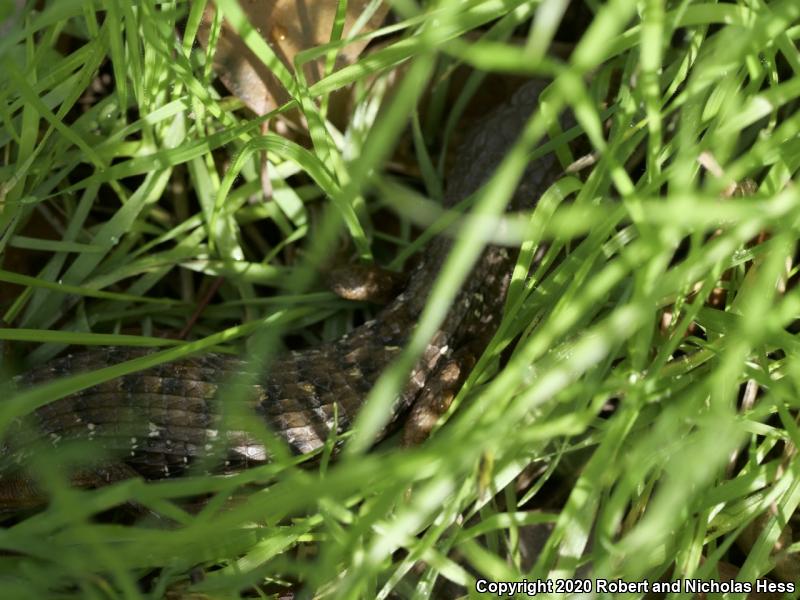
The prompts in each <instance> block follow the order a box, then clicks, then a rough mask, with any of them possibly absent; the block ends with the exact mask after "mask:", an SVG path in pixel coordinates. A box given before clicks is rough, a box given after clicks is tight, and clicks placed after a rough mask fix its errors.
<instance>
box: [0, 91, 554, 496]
mask: <svg viewBox="0 0 800 600" xmlns="http://www.w3.org/2000/svg"><path fill="white" fill-rule="evenodd" d="M541 87H542V86H541V84H539V83H535V82H530V83H527V84H525V85H524V86H523V87H522V88H520V90H519V91H518V92H517V93H516V94H515V95H514V96H513V97H512V98H511V99H510V100H509V101H507V102H506V103H505V104H504V105H502V106H500V107H499V108H498V109H496V110H495V111H494V112H492V113H491V114H489V115H488V116H486V117H485V118H484V119H483V120H482V121H480V122H479V123H478V124H477V125H476V126H475V127H474V128H473V129H472V130H471V131H470V132H469V133H468V134H467V135H466V136H465V139H464V141H463V142H462V144H461V146H460V149H459V150H458V152H457V154H456V159H455V161H454V165H455V166H454V167H453V168H452V169H451V171H450V173H449V174H448V178H447V192H446V204H447V205H453V204H455V203H457V202H459V201H460V200H462V199H463V198H465V197H467V196H468V195H469V194H471V193H473V192H474V191H475V190H477V188H478V187H479V186H480V185H481V184H482V183H483V182H484V181H485V180H486V179H487V178H488V176H489V174H491V172H492V171H493V169H494V168H495V167H496V165H497V164H498V163H499V161H500V160H501V159H502V157H503V155H504V152H505V151H506V149H507V148H508V147H509V145H510V144H511V142H513V140H514V139H515V137H516V135H517V134H518V133H519V131H521V129H522V127H523V124H524V123H525V120H526V119H527V118H528V117H529V115H530V114H531V112H532V111H533V110H534V108H535V106H536V103H537V99H538V94H539V91H540V89H541ZM560 172H561V169H560V167H559V164H558V162H557V160H556V159H555V157H553V156H547V157H545V158H544V159H541V160H538V161H536V163H534V164H532V165H530V166H529V167H528V169H527V171H526V173H525V175H524V177H523V180H522V182H521V184H520V186H519V188H518V190H517V192H516V194H515V197H514V199H513V200H512V205H513V206H515V207H517V208H520V207H531V206H532V205H533V204H534V203H535V201H536V200H537V199H538V197H539V195H540V194H541V191H542V190H543V189H545V188H546V187H547V185H549V184H550V183H551V182H552V181H553V180H554V179H555V177H556V176H557V175H558V174H559V173H560ZM451 245H452V244H451V241H450V240H448V239H447V238H445V237H440V238H437V239H434V240H433V241H432V242H431V243H430V244H429V245H428V247H427V248H426V251H425V252H424V255H423V257H422V259H421V261H420V262H419V264H418V265H417V267H416V268H415V270H414V272H413V273H412V274H411V275H410V277H409V281H408V284H407V286H406V289H405V290H404V291H403V292H402V293H401V294H400V295H399V296H398V297H397V298H396V299H395V300H394V301H392V302H391V303H390V304H389V305H387V306H386V307H385V308H384V309H383V310H382V311H381V312H380V313H379V315H378V316H377V318H375V319H374V320H372V321H369V322H367V323H364V324H363V325H361V326H360V327H358V328H356V329H354V330H353V331H351V332H350V333H348V334H347V335H345V336H344V337H342V338H340V339H338V340H336V341H334V342H332V343H329V344H325V345H321V346H318V347H314V348H310V349H308V350H305V351H301V352H291V353H289V354H287V355H284V356H282V357H278V358H277V359H276V360H275V361H274V362H273V363H272V365H271V367H270V368H269V372H268V373H267V374H265V375H263V376H261V377H259V379H258V381H257V383H256V384H255V385H252V386H250V387H249V388H248V389H247V390H246V393H244V394H240V395H238V397H243V398H245V399H246V400H245V401H246V403H247V406H248V409H249V410H251V411H252V412H253V413H254V414H255V415H257V416H258V418H259V419H262V420H263V423H264V424H265V425H266V426H267V428H269V429H270V430H271V431H273V432H274V433H275V434H276V435H278V436H279V437H280V438H282V439H283V440H284V441H285V442H286V444H287V445H288V446H289V447H290V448H291V450H292V451H293V452H295V453H300V454H304V453H308V452H312V451H314V450H317V449H318V448H319V447H320V446H321V445H323V444H324V443H325V441H326V439H327V438H328V437H329V435H330V433H331V429H332V428H333V427H337V428H338V430H339V431H340V432H342V431H346V430H347V429H348V428H349V427H350V426H351V424H352V422H353V420H354V418H355V416H356V414H357V412H358V410H359V408H360V406H361V405H362V403H363V401H364V399H365V397H366V395H367V393H368V392H369V391H370V389H371V388H372V386H373V384H374V383H375V381H376V380H377V378H378V376H379V375H380V373H381V372H382V370H383V369H384V367H385V366H387V364H389V363H390V362H391V361H392V360H393V359H394V358H395V357H396V356H397V355H398V353H399V352H400V350H401V348H402V346H403V345H404V344H405V343H406V341H407V339H408V336H409V333H410V331H411V330H412V329H413V325H414V323H415V322H416V321H417V319H418V317H419V315H420V312H421V310H422V308H423V307H424V305H425V302H426V300H427V298H428V294H429V290H430V289H431V285H432V283H433V282H434V280H435V278H436V277H437V274H438V272H439V269H440V267H441V265H442V262H443V260H444V258H445V257H446V255H447V253H448V251H449V249H450V247H451ZM512 265H513V252H510V251H509V250H508V249H506V248H501V247H497V246H489V247H487V248H486V249H485V250H484V251H483V253H482V255H481V257H480V258H479V260H478V262H477V263H476V265H475V267H474V268H473V271H472V273H471V275H470V277H469V278H468V279H467V281H466V283H465V284H464V286H463V288H462V289H461V290H460V291H459V292H458V294H457V295H456V297H455V300H454V302H453V303H452V306H451V307H450V310H449V312H448V314H447V317H446V318H445V320H444V322H443V323H442V324H441V326H440V328H439V330H438V332H437V333H436V335H435V336H434V337H433V339H432V340H431V341H430V343H429V345H428V347H427V349H426V350H425V351H424V353H423V355H422V357H421V358H420V359H419V361H418V363H417V364H416V366H415V368H414V370H413V372H412V375H411V377H410V378H409V380H408V382H407V383H406V385H405V387H404V389H403V390H402V392H401V394H400V397H399V398H398V399H397V401H396V402H395V404H394V408H393V411H394V412H393V420H396V419H397V417H398V416H399V415H401V414H404V413H406V412H407V411H408V409H409V407H411V406H412V405H414V404H415V403H416V402H418V401H419V399H420V397H421V396H425V395H426V394H427V396H428V398H427V400H428V401H430V400H431V398H430V396H433V395H436V394H437V393H440V392H441V390H443V388H444V387H449V388H451V389H452V388H453V387H454V386H458V385H460V381H461V380H462V377H461V376H460V375H459V373H463V371H465V370H466V369H464V368H459V367H464V366H466V365H469V364H471V362H473V361H474V360H475V358H477V356H478V355H479V354H480V352H481V350H482V349H483V347H485V343H486V342H487V341H488V339H489V338H490V337H491V336H492V334H493V333H494V331H495V329H496V326H497V323H498V321H499V317H500V315H501V312H502V305H503V301H504V296H505V292H506V288H507V284H508V281H509V279H510V272H511V268H512ZM145 352H146V351H145V350H140V349H131V348H121V347H115V348H107V349H101V350H97V349H95V350H89V351H86V352H82V353H77V354H70V355H67V356H64V357H62V358H59V359H56V360H54V361H51V362H50V363H48V364H46V365H44V366H42V367H39V368H37V369H35V370H33V371H31V372H28V373H26V374H24V375H23V376H21V377H20V378H19V381H18V385H21V386H30V385H34V384H36V383H40V382H45V381H50V380H52V379H54V378H57V377H59V376H65V375H70V374H74V373H76V372H81V371H88V370H91V369H95V368H99V367H104V366H107V365H108V364H113V363H117V362H121V361H125V360H128V359H131V358H134V357H137V356H141V355H142V354H143V353H145ZM245 364H246V363H245V362H244V361H243V360H242V359H238V358H235V357H230V356H227V355H222V354H213V353H210V354H205V355H200V356H197V357H194V358H188V359H184V360H181V361H177V362H172V363H167V364H163V365H160V366H158V367H155V368H151V369H148V370H144V371H140V372H137V373H134V374H131V375H126V376H124V377H120V378H118V379H114V380H111V381H108V382H105V383H103V384H100V385H97V386H95V387H91V388H88V389H85V390H82V391H80V392H78V393H75V394H73V395H71V396H68V397H66V398H63V399H60V400H57V401H54V402H52V403H50V404H48V405H46V406H43V407H41V408H39V409H38V410H36V411H35V412H34V413H32V415H29V416H28V417H27V421H25V422H26V423H27V424H28V428H29V429H33V430H34V431H35V432H36V437H38V438H40V439H41V438H44V439H47V438H49V440H50V442H52V443H53V444H56V445H57V444H60V443H63V442H64V441H65V440H68V439H80V440H91V441H92V442H93V443H97V444H101V447H102V450H103V452H104V453H108V454H110V455H112V456H114V457H115V460H117V461H119V464H120V465H122V466H123V467H124V468H125V469H126V472H128V473H130V474H132V475H137V474H138V475H140V476H143V477H145V478H148V479H157V478H164V477H171V476H176V475H179V474H181V473H183V472H185V471H187V469H190V468H191V466H192V464H193V463H194V462H196V461H198V460H203V459H204V457H206V456H207V455H209V454H210V453H212V452H221V460H222V461H224V465H220V468H221V469H223V470H238V469H241V468H245V467H247V466H249V465H254V464H259V463H263V462H265V461H266V460H268V452H267V450H266V449H265V447H264V445H263V443H262V441H260V438H258V437H257V436H254V435H253V434H251V433H248V432H246V431H235V430H233V431H231V430H227V431H226V430H225V428H224V426H223V424H221V422H220V421H221V414H220V413H221V411H220V403H221V401H222V402H224V401H225V396H226V394H225V393H224V390H225V387H224V386H225V382H226V381H228V380H229V379H230V377H231V376H232V375H234V374H236V373H238V372H241V371H242V369H243V368H244V365H245ZM443 382H445V383H443ZM220 390H222V391H223V393H220ZM240 391H241V390H240ZM441 393H443V392H441ZM433 400H434V401H435V400H436V399H435V398H434V399H433ZM424 412H425V411H424V410H423V411H416V412H412V419H413V418H417V419H424V418H425V414H424ZM414 415H416V416H414ZM334 416H335V418H334ZM15 444H16V445H15ZM11 448H13V450H12V449H11ZM4 452H5V454H6V459H8V457H9V456H16V458H17V459H19V458H20V457H23V460H22V461H20V460H17V462H23V463H24V456H25V455H24V452H22V451H20V450H19V446H18V442H17V443H15V442H14V441H13V436H12V438H11V440H10V441H7V443H6V445H5V447H4ZM12 462H13V461H12ZM9 472H10V471H9V470H8V469H7V471H6V473H7V474H6V475H5V476H4V477H3V479H2V480H0V506H2V505H3V504H9V505H12V506H13V505H14V504H16V505H26V504H31V503H34V500H33V499H32V498H30V497H29V498H26V497H25V496H35V495H36V490H35V486H32V485H30V484H29V483H26V481H27V480H25V479H24V477H20V476H18V475H9V474H8V473H9ZM98 472H99V470H98Z"/></svg>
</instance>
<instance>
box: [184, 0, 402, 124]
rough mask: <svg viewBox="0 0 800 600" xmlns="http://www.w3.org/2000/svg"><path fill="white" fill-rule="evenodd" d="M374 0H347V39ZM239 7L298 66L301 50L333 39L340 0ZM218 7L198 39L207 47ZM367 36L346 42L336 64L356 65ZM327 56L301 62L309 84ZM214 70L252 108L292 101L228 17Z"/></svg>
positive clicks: (379, 14) (254, 1)
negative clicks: (295, 61) (297, 58)
mask: <svg viewBox="0 0 800 600" xmlns="http://www.w3.org/2000/svg"><path fill="white" fill-rule="evenodd" d="M369 2H370V0H349V1H348V3H347V15H346V19H345V26H344V31H343V35H342V37H343V38H346V37H347V36H348V34H349V33H350V31H351V30H352V28H353V25H354V24H355V22H356V20H357V19H358V18H359V17H360V16H361V14H362V13H363V12H364V9H365V8H366V6H367V5H368V4H369ZM240 6H241V8H242V10H243V12H244V13H245V14H246V15H247V18H248V20H249V21H250V24H251V25H252V26H253V28H254V29H255V30H256V31H258V32H260V33H261V35H262V36H263V37H264V39H265V41H266V42H267V43H268V44H269V45H270V47H271V48H272V49H273V51H274V52H275V54H276V55H277V56H278V57H279V58H280V60H281V61H282V62H283V64H284V65H285V66H286V67H287V68H288V69H289V70H290V71H292V72H293V71H294V66H293V61H294V58H295V56H297V54H298V53H299V52H301V51H302V50H307V49H309V48H313V47H314V46H319V45H321V44H326V43H328V42H329V41H330V39H331V30H332V28H333V22H334V18H335V16H336V8H337V6H338V2H337V1H336V0H275V1H271V2H267V1H265V0H240ZM388 10H389V7H388V5H387V4H382V5H381V6H380V7H379V8H378V9H377V10H376V11H375V14H373V15H372V17H371V18H370V19H369V21H368V22H367V23H366V24H365V25H364V27H363V28H362V29H361V30H360V31H359V33H365V32H369V31H373V30H375V29H376V28H377V27H379V26H380V24H381V23H382V22H383V20H384V18H385V17H386V13H387V12H388ZM215 11H216V7H214V6H213V5H211V4H209V6H207V7H206V10H205V13H204V15H203V22H202V24H201V26H200V30H199V31H198V38H199V40H200V42H201V43H202V45H203V47H206V48H207V47H208V37H209V32H210V28H211V24H212V23H213V20H214V15H215ZM366 45H367V41H358V42H353V43H351V44H348V45H347V46H345V47H344V48H342V49H341V50H340V51H339V54H338V56H337V59H336V65H335V68H336V69H340V68H341V67H343V66H346V65H349V64H352V63H353V62H355V60H356V59H357V58H358V56H359V55H360V54H361V52H362V51H363V50H364V48H365V47H366ZM324 61H325V59H324V57H323V58H320V59H317V60H315V61H311V62H309V63H307V64H305V65H304V66H303V70H304V75H305V77H306V81H307V82H308V84H309V85H310V84H313V83H315V82H317V81H319V80H320V79H321V78H322V76H323V73H324V66H325V62H324ZM214 70H215V72H216V73H217V74H218V75H219V78H220V79H221V80H222V82H223V83H224V84H225V87H227V88H228V89H229V90H230V91H231V93H232V94H234V95H235V96H237V97H238V98H240V99H241V100H242V102H244V103H245V104H246V105H247V106H248V107H249V108H250V109H251V110H252V111H253V112H255V113H256V114H258V115H263V114H266V113H268V112H270V111H271V110H274V109H275V108H277V107H278V106H280V105H282V104H284V103H285V102H286V101H288V100H289V94H288V92H287V91H286V90H285V89H284V88H283V86H282V85H281V84H280V82H279V81H278V80H277V78H276V77H275V76H274V75H273V74H272V73H271V72H270V71H269V69H268V68H267V67H266V65H264V63H262V62H261V61H260V60H259V59H258V57H256V55H255V53H253V51H252V50H250V48H248V47H247V45H246V44H245V43H244V42H243V41H242V39H241V38H240V37H239V36H238V35H237V34H236V33H235V32H234V31H233V29H232V28H231V27H230V26H229V25H228V24H227V23H225V22H223V25H222V31H221V33H220V39H219V40H218V42H217V47H216V52H215V55H214Z"/></svg>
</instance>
